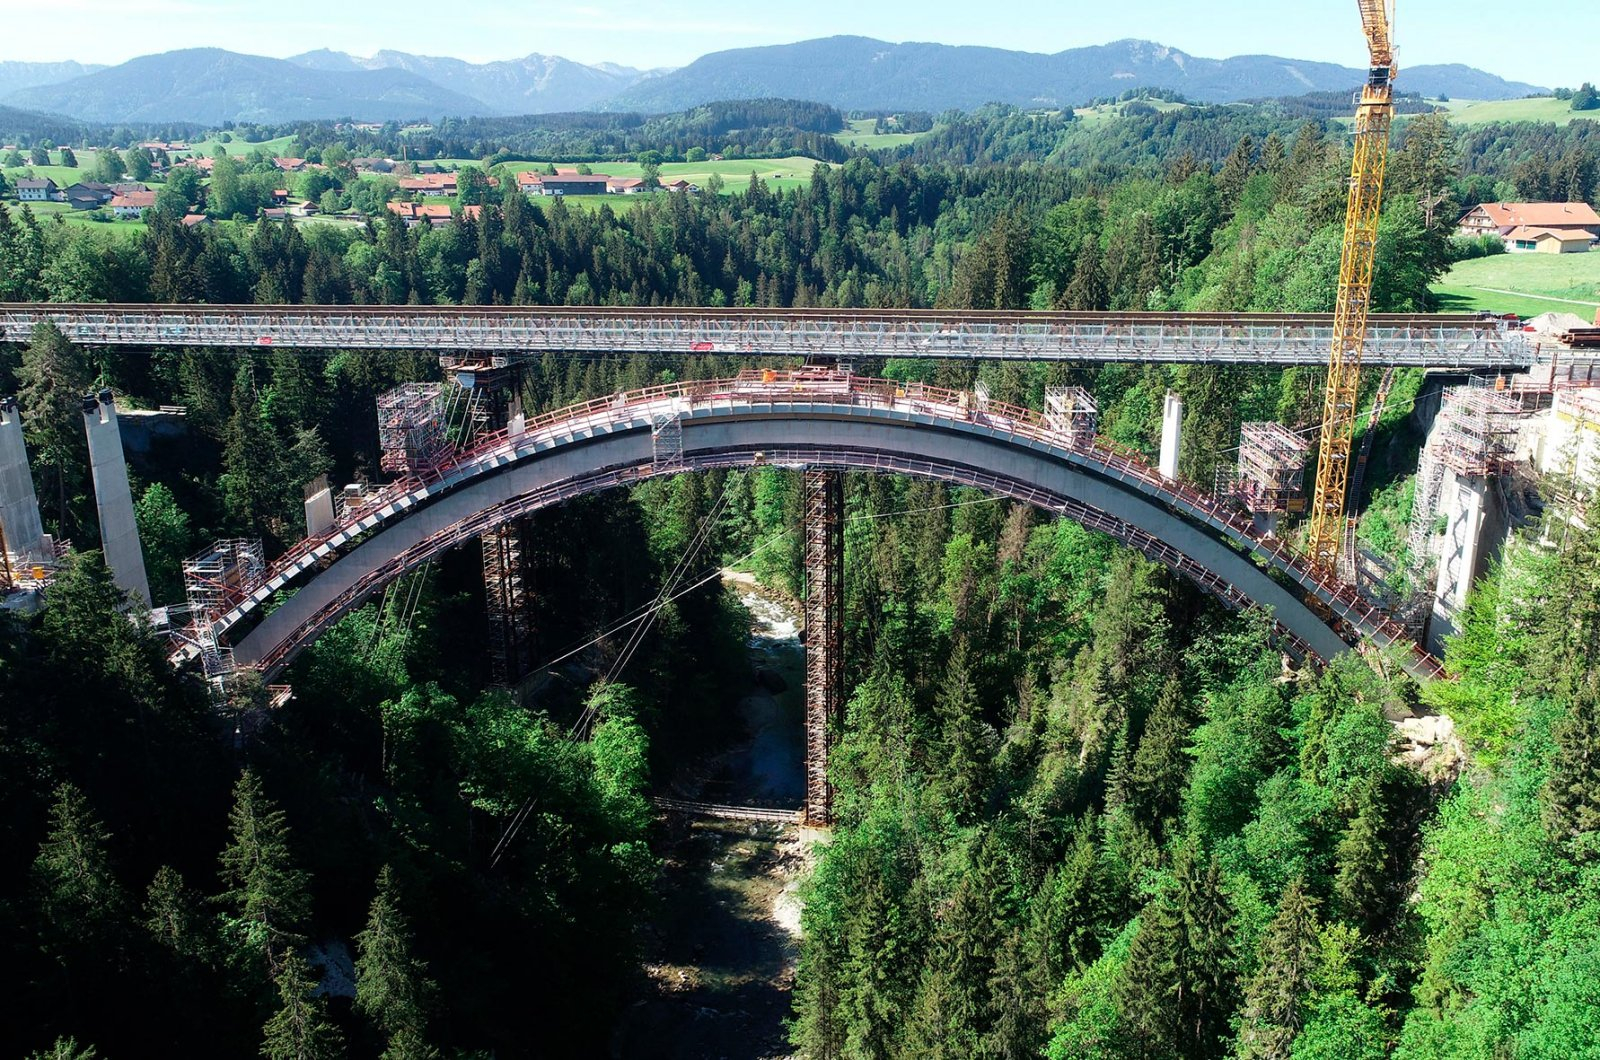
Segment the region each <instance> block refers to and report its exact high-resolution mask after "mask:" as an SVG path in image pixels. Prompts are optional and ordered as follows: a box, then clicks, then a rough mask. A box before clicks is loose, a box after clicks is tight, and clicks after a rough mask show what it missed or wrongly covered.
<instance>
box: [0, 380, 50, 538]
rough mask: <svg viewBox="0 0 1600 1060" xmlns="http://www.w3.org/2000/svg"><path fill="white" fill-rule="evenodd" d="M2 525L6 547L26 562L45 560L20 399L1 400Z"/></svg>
mask: <svg viewBox="0 0 1600 1060" xmlns="http://www.w3.org/2000/svg"><path fill="white" fill-rule="evenodd" d="M0 528H3V529H4V530H5V535H6V548H7V549H9V550H10V552H11V554H12V555H14V556H16V557H17V558H18V559H19V560H20V561H21V562H23V563H29V564H31V563H43V562H44V561H45V560H47V559H52V558H54V557H51V556H47V555H46V554H45V553H46V548H45V540H44V526H43V524H42V523H40V521H39V498H38V496H37V495H36V494H35V493H34V491H33V474H32V472H31V471H29V469H28V448H27V446H26V445H25V444H23V440H22V413H21V412H20V411H19V410H18V409H17V399H16V398H14V397H8V398H5V399H3V400H0Z"/></svg>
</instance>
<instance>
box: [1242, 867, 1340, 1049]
mask: <svg viewBox="0 0 1600 1060" xmlns="http://www.w3.org/2000/svg"><path fill="white" fill-rule="evenodd" d="M1320 931H1321V928H1320V927H1319V925H1318V924H1317V904H1316V901H1315V899H1313V898H1311V896H1309V895H1308V894H1306V891H1305V882H1304V881H1303V880H1302V879H1300V878H1299V877H1296V878H1295V879H1293V880H1291V881H1290V883H1289V886H1288V887H1287V888H1286V889H1285V890H1284V892H1283V900H1282V901H1281V902H1280V903H1279V904H1278V912H1277V915H1275V916H1274V917H1273V918H1272V923H1271V924H1269V925H1268V926H1267V933H1266V936H1265V937H1264V938H1263V939H1262V940H1261V947H1260V959H1261V963H1260V965H1259V966H1258V967H1257V968H1256V973H1255V975H1254V976H1252V977H1251V979H1250V983H1249V985H1248V986H1247V987H1246V988H1245V996H1244V1010H1243V1014H1242V1016H1243V1022H1242V1025H1241V1027H1240V1029H1239V1046H1238V1053H1237V1055H1238V1056H1239V1057H1240V1060H1287V1058H1288V1056H1289V1050H1290V1047H1291V1046H1292V1045H1293V1043H1294V1038H1295V1035H1296V1034H1298V1033H1299V1031H1300V1027H1301V1026H1302V1024H1303V1023H1304V1021H1305V1015H1306V1012H1305V1005H1306V1000H1307V998H1308V997H1309V996H1310V995H1311V990H1312V985H1313V983H1312V979H1313V977H1314V976H1315V975H1316V973H1317V967H1318V961H1319V956H1320V953H1321V949H1320V944H1319V933H1320Z"/></svg>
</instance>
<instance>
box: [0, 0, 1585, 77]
mask: <svg viewBox="0 0 1600 1060" xmlns="http://www.w3.org/2000/svg"><path fill="white" fill-rule="evenodd" d="M1400 4H1401V6H1400V10H1399V13H1398V18H1397V26H1396V33H1395V37H1396V40H1397V42H1398V45H1399V57H1400V63H1401V67H1402V78H1403V77H1404V66H1405V64H1406V63H1413V64H1420V63H1449V62H1460V63H1466V64H1467V65H1469V66H1477V67H1481V68H1482V69H1485V70H1488V71H1490V72H1492V73H1496V74H1500V75H1501V76H1502V77H1508V78H1511V79H1513V80H1518V81H1528V82H1532V83H1534V84H1541V85H1551V86H1555V85H1576V84H1577V83H1578V82H1580V81H1584V80H1593V81H1600V58H1596V54H1595V48H1594V41H1595V39H1596V35H1597V31H1600V14H1597V5H1596V4H1595V2H1594V0H1523V2H1521V3H1519V4H1517V5H1516V7H1515V9H1514V10H1515V12H1516V17H1515V19H1514V20H1507V21H1506V22H1505V24H1503V25H1498V26H1495V25H1490V24H1489V23H1488V20H1487V19H1486V17H1485V16H1486V15H1488V14H1489V12H1490V11H1491V10H1492V8H1491V6H1490V5H1489V4H1487V3H1482V4H1479V3H1468V4H1464V3H1462V2H1461V0H1400ZM0 9H3V13H0V59H26V60H42V59H78V60H80V61H84V62H100V63H117V62H121V61H123V60H125V59H130V58H132V57H134V56H136V55H143V54H147V53H150V52H159V51H168V50H170V49H173V48H188V47H204V46H210V47H222V48H229V49H231V50H234V51H242V52H252V53H255V54H258V55H274V56H280V57H281V56H288V55H293V54H296V53H297V52H302V51H309V50H311V49H313V48H321V47H328V48H334V49H337V50H340V51H348V52H351V53H353V54H357V55H370V54H371V53H372V52H374V51H376V50H378V49H380V48H393V49H397V50H400V51H409V52H417V53H421V54H425V55H453V56H456V57H459V58H463V59H471V60H475V61H482V60H487V59H508V58H513V57H517V56H521V55H526V54H528V53H529V52H543V53H545V54H553V55H564V56H566V57H567V58H569V59H576V60H578V61H580V62H587V63H595V62H617V63H624V64H626V65H629V66H642V67H648V66H681V65H683V64H685V63H688V62H690V61H691V60H693V59H695V58H696V57H698V56H700V55H703V54H705V53H706V52H711V51H718V50H720V49H723V48H738V47H748V46H751V45H758V44H782V43H787V42H790V41H795V40H803V39H806V38H809V37H825V36H831V35H833V34H838V33H852V34H860V35H862V36H869V37H879V38H882V39H884V40H890V41H902V40H927V41H937V42H940V43H944V44H984V45H992V46H995V47H1003V48H1019V49H1026V50H1029V51H1039V52H1056V51H1061V50H1063V49H1066V48H1073V47H1078V46H1081V45H1085V44H1104V43H1106V42H1107V41H1112V40H1116V39H1118V38H1122V37H1141V38H1145V39H1148V40H1156V41H1159V42H1161V43H1163V44H1168V45H1171V46H1173V47H1175V48H1180V49H1182V50H1184V51H1186V52H1189V53H1191V54H1193V55H1199V56H1206V57H1210V58H1223V57H1226V56H1229V55H1241V54H1250V53H1262V52H1265V53H1270V54H1274V55H1284V56H1289V57H1293V58H1301V59H1320V60H1324V61H1328V62H1338V63H1343V64H1344V65H1347V66H1358V65H1360V64H1361V62H1362V61H1363V59H1364V57H1365V50H1364V45H1363V42H1362V39H1361V36H1360V28H1359V25H1360V20H1359V15H1358V13H1357V9H1356V5H1355V4H1354V3H1352V2H1350V0H1233V2H1230V3H1204V2H1200V0H1134V2H1129V3H1121V4H1084V3H1061V2H1055V3H1028V2H1023V0H1008V2H1002V3H990V4H974V3H971V2H970V0H966V2H961V3H957V2H955V0H790V2H786V3H772V2H770V0H767V2H763V0H733V2H726V0H724V2H715V0H712V2H705V3H686V2H684V0H645V2H644V3H626V2H617V0H611V2H609V3H601V2H599V0H576V2H573V3H570V4H563V3H562V2H561V0H543V2H538V3H535V2H532V0H470V2H468V3H461V4H453V3H444V4H439V3H427V4H423V3H420V2H418V0H270V2H267V3H262V2H260V0H252V2H248V3H246V2H241V0H0ZM1469 9H1475V10H1469ZM1503 11H1504V9H1502V16H1501V17H1502V18H1504V14H1503ZM1525 31H1526V36H1524V32H1525ZM1524 42H1528V46H1521V45H1522V44H1523V43H1524ZM1402 84H1403V80H1402Z"/></svg>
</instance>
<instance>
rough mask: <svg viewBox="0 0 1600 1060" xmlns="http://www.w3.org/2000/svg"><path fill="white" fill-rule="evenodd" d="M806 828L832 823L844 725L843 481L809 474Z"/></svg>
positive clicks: (827, 474)
mask: <svg viewBox="0 0 1600 1060" xmlns="http://www.w3.org/2000/svg"><path fill="white" fill-rule="evenodd" d="M804 485H805V566H806V600H805V623H806V625H805V646H806V823H807V824H810V825H815V826H823V825H827V824H830V823H831V822H832V820H833V788H832V786H831V785H830V784H829V783H828V750H829V744H830V742H831V740H832V735H833V732H834V731H835V730H836V729H837V728H838V726H839V725H840V724H841V723H842V722H843V720H844V476H843V475H842V474H841V473H840V472H838V471H823V470H818V469H814V468H808V469H807V470H806V472H805V484H804Z"/></svg>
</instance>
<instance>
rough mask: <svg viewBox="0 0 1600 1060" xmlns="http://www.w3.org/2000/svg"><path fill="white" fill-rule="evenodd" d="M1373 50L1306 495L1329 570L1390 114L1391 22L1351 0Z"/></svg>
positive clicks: (1389, 13) (1341, 520) (1346, 465)
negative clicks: (1311, 482) (1313, 474)
mask: <svg viewBox="0 0 1600 1060" xmlns="http://www.w3.org/2000/svg"><path fill="white" fill-rule="evenodd" d="M1356 3H1357V4H1358V6H1360V8H1361V24H1362V27H1363V28H1364V29H1365V30H1366V34H1367V46H1368V49H1369V51H1370V52H1371V55H1372V62H1371V69H1370V71H1369V72H1368V74H1367V83H1366V85H1365V86H1363V87H1362V89H1361V102H1360V104H1359V105H1358V106H1357V108H1356V129H1355V157H1354V159H1353V160H1352V161H1351V163H1350V201H1349V206H1348V207H1347V208H1346V210H1345V216H1344V250H1343V253H1342V255H1341V256H1340V260H1339V297H1338V301H1337V303H1336V304H1335V306H1334V317H1333V350H1332V353H1331V354H1330V355H1329V357H1328V386H1327V390H1326V393H1325V395H1324V398H1323V406H1322V444H1321V451H1320V453H1319V455H1318V457H1317V485H1316V493H1315V494H1314V496H1313V498H1312V502H1311V529H1310V534H1309V538H1308V545H1307V551H1308V552H1309V554H1310V557H1311V563H1312V565H1313V566H1314V567H1317V568H1318V569H1320V570H1322V571H1324V572H1325V573H1327V574H1329V575H1333V574H1335V573H1336V572H1337V571H1338V564H1339V552H1340V549H1341V547H1342V545H1343V541H1344V534H1345V514H1344V512H1345V491H1346V489H1347V488H1348V486H1349V483H1350V444H1351V439H1352V438H1353V436H1354V434H1355V422H1356V398H1357V393H1358V391H1359V389H1360V384H1361V347H1362V345H1363V343H1364V342H1365V341H1366V337H1367V313H1368V311H1369V309H1370V308H1371V302H1372V265H1373V257H1374V255H1375V254H1376V252H1377V246H1378V211H1379V208H1380V207H1381V206H1382V204H1383V173H1384V168H1385V166H1386V164H1387V162H1388V159H1389V126H1390V125H1391V124H1392V123H1393V121H1394V88H1393V85H1394V75H1395V66H1394V48H1393V45H1392V44H1391V42H1390V39H1389V31H1390V28H1391V26H1392V25H1393V23H1394V15H1393V8H1392V6H1391V5H1390V4H1389V3H1388V2H1386V0H1356Z"/></svg>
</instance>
